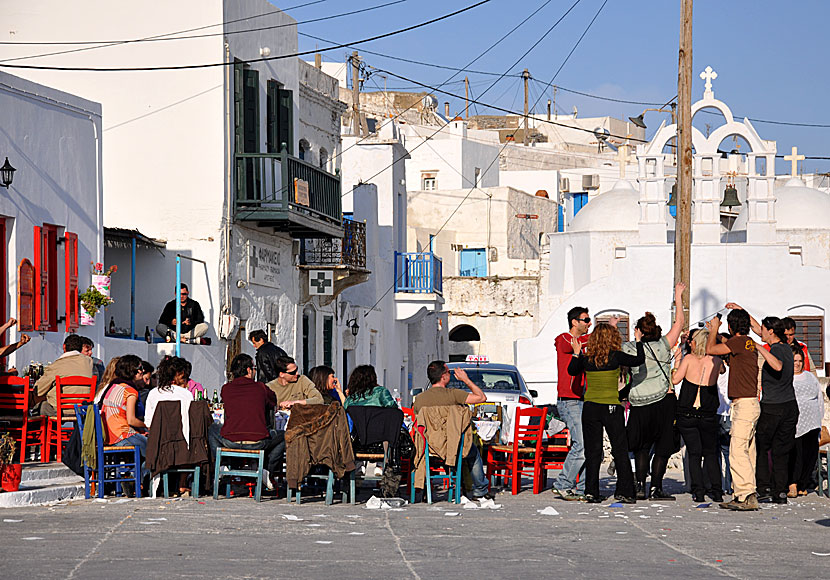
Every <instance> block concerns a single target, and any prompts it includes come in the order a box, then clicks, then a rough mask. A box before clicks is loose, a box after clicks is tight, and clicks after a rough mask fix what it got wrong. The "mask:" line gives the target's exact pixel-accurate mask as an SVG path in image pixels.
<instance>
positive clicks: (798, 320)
mask: <svg viewBox="0 0 830 580" xmlns="http://www.w3.org/2000/svg"><path fill="white" fill-rule="evenodd" d="M790 318H792V319H793V320H794V321H795V339H796V340H797V341H799V342H803V343H804V344H806V345H807V351H808V352H809V353H810V356H811V357H812V359H813V364H815V366H816V368H815V370H818V369H823V368H824V362H825V361H826V360H827V356H826V354H825V352H824V316H823V315H815V316H791V317H790ZM806 321H810V322H818V323H819V336H818V339H817V340H818V350H816V349H812V348H810V343H809V342H808V340H807V336H806V335H805V334H804V331H803V328H804V327H803V323H804V322H806Z"/></svg>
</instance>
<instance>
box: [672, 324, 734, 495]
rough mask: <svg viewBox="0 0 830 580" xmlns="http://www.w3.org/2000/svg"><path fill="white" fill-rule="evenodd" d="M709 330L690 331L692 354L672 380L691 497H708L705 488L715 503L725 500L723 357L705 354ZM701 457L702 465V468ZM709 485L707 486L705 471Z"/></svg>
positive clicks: (682, 363) (684, 360) (688, 355)
mask: <svg viewBox="0 0 830 580" xmlns="http://www.w3.org/2000/svg"><path fill="white" fill-rule="evenodd" d="M708 338H709V331H708V330H706V329H699V330H694V331H692V332H691V333H690V334H689V346H690V347H691V353H690V354H687V355H686V356H684V357H683V360H682V361H681V362H680V366H679V367H678V368H677V370H676V371H675V372H674V375H672V383H674V384H675V385H678V384H680V383H683V384H682V386H681V388H680V397H679V399H678V401H677V430H678V431H679V432H680V435H681V436H682V437H683V441H684V442H685V443H686V454H687V455H688V457H689V475H690V476H691V479H692V481H691V484H692V497H693V499H694V501H696V502H702V501H703V500H704V499H705V496H704V491H705V492H706V493H708V494H709V497H711V498H712V499H713V500H714V501H716V502H722V501H723V490H722V489H721V473H720V465H719V464H718V433H719V431H720V424H719V421H718V415H717V413H718V406H719V403H720V401H719V399H718V374H720V372H721V367H722V362H721V359H719V358H718V357H715V356H711V355H707V354H706V341H707V340H708ZM701 460H702V468H701ZM704 470H705V471H706V479H708V481H709V487H708V488H706V486H705V485H704V478H703V472H704Z"/></svg>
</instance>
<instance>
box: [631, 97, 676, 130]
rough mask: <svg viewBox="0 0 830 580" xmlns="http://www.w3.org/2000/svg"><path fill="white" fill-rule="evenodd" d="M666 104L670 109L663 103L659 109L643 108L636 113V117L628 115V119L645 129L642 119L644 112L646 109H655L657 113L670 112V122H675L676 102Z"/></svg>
mask: <svg viewBox="0 0 830 580" xmlns="http://www.w3.org/2000/svg"><path fill="white" fill-rule="evenodd" d="M667 105H670V106H671V109H667V108H666V105H663V106H662V107H660V108H659V109H643V112H642V113H640V114H639V115H637V116H636V117H629V118H628V120H629V121H631V122H632V123H634V124H635V125H636V126H638V127H639V128H640V129H645V128H646V124H645V121H643V118H644V117H645V115H646V113H647V112H648V111H655V112H657V113H671V122H672V124H674V123H677V103H667Z"/></svg>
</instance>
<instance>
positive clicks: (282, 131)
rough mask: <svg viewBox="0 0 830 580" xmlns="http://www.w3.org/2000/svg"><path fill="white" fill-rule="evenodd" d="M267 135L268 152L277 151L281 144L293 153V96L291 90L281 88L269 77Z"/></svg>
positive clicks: (279, 149)
mask: <svg viewBox="0 0 830 580" xmlns="http://www.w3.org/2000/svg"><path fill="white" fill-rule="evenodd" d="M267 97H268V98H267V105H266V109H267V135H266V147H267V148H268V153H279V152H280V151H282V146H283V144H285V148H286V150H287V151H288V153H289V154H293V153H294V146H293V143H294V131H293V124H294V98H293V95H292V93H291V91H288V90H285V89H283V88H282V85H280V84H279V83H278V82H277V81H275V80H273V79H271V80H269V81H268V85H267Z"/></svg>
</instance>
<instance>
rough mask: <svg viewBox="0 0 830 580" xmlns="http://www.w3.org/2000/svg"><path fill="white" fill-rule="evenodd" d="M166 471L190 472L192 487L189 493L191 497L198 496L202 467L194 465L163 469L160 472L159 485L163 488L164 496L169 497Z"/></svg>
mask: <svg viewBox="0 0 830 580" xmlns="http://www.w3.org/2000/svg"><path fill="white" fill-rule="evenodd" d="M168 473H192V474H193V488H192V493H191V494H190V495H191V496H192V497H199V482H200V480H201V477H202V468H201V467H199V466H198V465H196V466H195V467H171V468H170V469H168V470H167V471H163V472H162V473H161V486H162V489H163V490H164V498H165V499H167V498H168V497H170V492H169V489H168V485H169V484H168V482H167V474H168Z"/></svg>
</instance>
